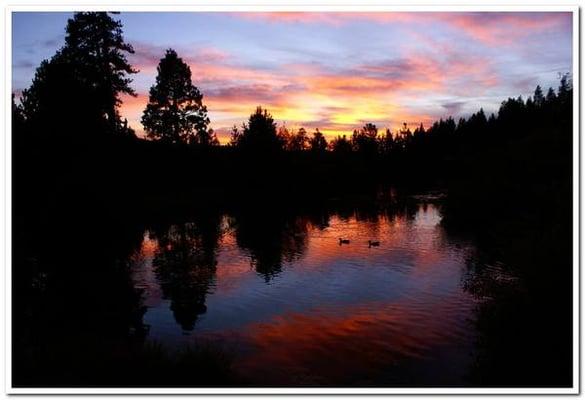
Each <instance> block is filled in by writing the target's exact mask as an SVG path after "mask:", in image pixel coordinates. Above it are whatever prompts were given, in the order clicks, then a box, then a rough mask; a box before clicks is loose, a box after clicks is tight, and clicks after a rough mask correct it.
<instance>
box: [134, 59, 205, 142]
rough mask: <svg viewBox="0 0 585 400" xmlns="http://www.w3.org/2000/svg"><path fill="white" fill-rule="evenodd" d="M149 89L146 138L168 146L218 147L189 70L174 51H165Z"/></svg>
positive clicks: (145, 123)
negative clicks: (182, 144)
mask: <svg viewBox="0 0 585 400" xmlns="http://www.w3.org/2000/svg"><path fill="white" fill-rule="evenodd" d="M157 71H158V75H157V77H156V84H155V85H153V86H152V87H151V88H150V97H149V102H148V104H147V106H146V109H145V110H144V114H143V116H142V124H143V125H144V128H145V130H146V133H147V135H148V137H149V138H151V139H154V140H160V141H164V142H168V143H188V144H199V145H212V144H217V139H216V138H215V135H214V134H213V131H211V130H208V129H207V126H208V125H209V118H208V117H207V107H205V105H203V95H202V94H201V92H200V91H199V89H197V87H195V86H194V85H193V83H192V81H191V69H190V68H189V66H188V65H187V64H186V63H185V62H184V61H183V60H182V59H181V58H180V57H179V56H178V55H177V52H176V51H175V50H173V49H169V50H167V52H166V54H165V56H164V58H162V59H161V60H160V63H159V65H158V68H157Z"/></svg>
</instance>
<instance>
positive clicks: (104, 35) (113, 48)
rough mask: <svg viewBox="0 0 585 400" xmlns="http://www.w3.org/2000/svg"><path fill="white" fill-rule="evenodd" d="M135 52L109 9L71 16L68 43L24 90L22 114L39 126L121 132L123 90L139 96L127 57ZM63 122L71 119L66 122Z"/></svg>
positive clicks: (43, 64) (68, 26)
mask: <svg viewBox="0 0 585 400" xmlns="http://www.w3.org/2000/svg"><path fill="white" fill-rule="evenodd" d="M126 53H130V54H131V53H134V50H133V48H132V46H131V45H129V44H128V43H126V42H125V41H124V38H123V35H122V24H121V23H120V21H117V20H114V19H112V18H111V17H110V15H108V13H105V12H80V13H75V14H74V17H73V18H72V19H69V21H68V23H67V28H66V35H65V46H63V47H62V48H61V49H60V50H59V51H58V52H57V53H56V54H55V55H54V56H53V57H52V58H51V59H50V60H45V61H43V62H42V63H41V65H40V66H39V68H38V69H37V71H36V74H35V77H34V79H33V83H32V85H31V87H30V88H28V89H26V90H24V91H23V94H22V106H23V114H24V115H25V117H26V118H27V120H28V121H29V122H30V123H31V124H32V125H34V126H35V127H36V128H37V129H39V127H42V128H44V129H47V128H53V127H54V126H59V127H60V128H62V129H64V130H68V129H69V130H71V128H72V127H75V128H78V126H76V125H77V124H83V125H84V128H86V129H88V130H93V131H99V132H100V133H103V131H107V132H120V131H121V130H120V129H119V128H120V127H121V126H122V124H121V121H120V117H119V115H118V112H117V108H118V106H119V105H120V94H129V95H135V93H134V91H133V90H132V88H131V87H130V82H131V79H130V78H129V77H128V75H129V74H134V73H136V72H137V71H136V70H134V69H133V68H132V67H131V66H130V64H129V63H128V61H127V59H126ZM64 121H69V123H68V124H64Z"/></svg>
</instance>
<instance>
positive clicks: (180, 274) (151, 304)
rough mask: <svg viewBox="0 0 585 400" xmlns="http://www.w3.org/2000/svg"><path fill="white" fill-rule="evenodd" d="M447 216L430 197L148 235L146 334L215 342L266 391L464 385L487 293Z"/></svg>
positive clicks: (136, 271)
mask: <svg viewBox="0 0 585 400" xmlns="http://www.w3.org/2000/svg"><path fill="white" fill-rule="evenodd" d="M441 218H442V217H441V212H440V206H439V205H438V204H436V203H435V201H434V200H433V199H432V198H428V197H423V198H410V199H409V200H408V201H407V202H396V201H385V202H376V203H375V204H368V205H366V206H347V204H344V205H332V206H330V207H327V208H326V209H324V210H321V211H319V212H313V213H306V214H303V213H297V214H292V215H282V213H279V214H278V215H277V214H275V213H273V212H268V211H264V210H262V208H259V209H258V210H257V211H256V212H253V211H247V212H246V213H243V214H242V213H231V214H229V213H226V214H222V213H217V214H213V215H203V216H199V217H194V218H192V220H189V221H186V222H183V223H179V224H170V225H164V226H158V227H154V228H150V229H147V230H146V231H145V232H144V239H143V241H142V244H141V246H140V249H139V251H137V252H136V254H134V255H133V256H132V258H131V270H132V276H133V280H134V282H135V285H136V286H137V287H139V288H140V289H141V290H142V298H143V303H144V305H145V306H146V307H147V311H146V313H145V314H144V317H143V322H144V323H145V324H146V325H147V326H148V327H149V330H148V336H147V340H149V341H156V342H157V343H162V344H163V345H164V346H165V347H168V348H172V349H180V348H182V347H184V346H186V345H197V344H200V343H212V344H214V345H217V346H220V347H221V348H222V349H224V351H228V352H229V353H230V354H232V355H233V368H234V370H235V371H236V373H237V374H238V375H240V376H241V377H243V379H245V380H246V381H249V382H251V384H253V385H259V386H270V385H330V386H331V385H333V386H334V385H342V386H347V385H429V386H433V385H465V384H466V382H467V381H468V379H469V373H470V370H471V368H472V365H473V363H474V360H475V359H476V357H477V354H476V353H477V352H476V349H475V347H476V343H477V340H478V337H477V335H476V329H475V324H476V320H475V314H476V310H477V307H478V304H479V303H480V302H481V301H483V300H482V298H481V297H480V296H478V295H477V294H472V293H471V292H472V291H470V290H468V286H469V285H468V282H469V280H470V279H469V275H470V263H473V260H474V253H475V249H474V247H473V245H472V244H471V243H469V242H464V241H460V240H455V239H452V238H450V237H449V236H448V235H447V234H446V232H445V231H444V229H443V227H442V225H441ZM339 238H344V239H349V240H350V243H349V244H340V243H339ZM368 240H372V241H379V242H380V244H379V246H373V247H370V246H369V245H368ZM491 267H493V268H496V267H494V266H491ZM498 273H499V272H498Z"/></svg>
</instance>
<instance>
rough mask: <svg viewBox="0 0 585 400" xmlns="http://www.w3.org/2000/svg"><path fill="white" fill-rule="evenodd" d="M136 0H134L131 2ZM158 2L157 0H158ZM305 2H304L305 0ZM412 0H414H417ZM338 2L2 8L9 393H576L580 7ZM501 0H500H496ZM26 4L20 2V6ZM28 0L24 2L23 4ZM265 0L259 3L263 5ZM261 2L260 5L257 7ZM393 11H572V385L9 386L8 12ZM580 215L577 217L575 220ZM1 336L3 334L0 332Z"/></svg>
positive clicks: (8, 379) (79, 2) (8, 369)
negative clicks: (391, 386)
mask: <svg viewBox="0 0 585 400" xmlns="http://www.w3.org/2000/svg"><path fill="white" fill-rule="evenodd" d="M130 1H134V2H135V3H137V1H136V0H130ZM159 1H160V0H159ZM305 1H306V0H305ZM415 1H416V0H415ZM418 1H419V4H417V5H409V6H405V5H387V4H386V5H383V4H373V5H355V4H354V5H347V4H346V5H339V4H331V3H332V1H328V0H325V1H321V3H322V4H321V5H314V4H310V3H306V4H299V3H300V2H299V3H297V4H281V5H275V4H269V3H265V2H263V1H255V2H253V3H252V2H250V1H249V0H243V1H240V4H238V5H236V4H233V5H226V4H224V5H217V4H213V1H212V0H200V1H199V3H200V4H199V5H197V6H193V5H172V6H161V5H156V4H149V5H138V4H131V5H119V4H116V3H112V2H108V3H102V4H100V5H96V4H92V3H89V2H88V1H84V0H77V1H76V2H75V4H67V5H43V6H39V5H38V4H34V2H31V1H28V0H24V1H21V2H20V4H18V5H8V6H5V30H6V31H5V34H6V36H5V38H6V40H5V42H4V43H3V45H4V51H5V60H6V63H5V67H6V70H5V80H4V85H5V86H4V89H5V90H4V99H5V121H6V123H5V133H7V134H5V135H4V140H5V143H4V144H5V146H6V147H5V149H4V151H5V153H4V155H5V157H6V158H5V164H4V165H3V166H2V167H3V168H5V169H4V174H3V176H2V179H3V183H4V190H5V192H4V196H3V199H1V201H3V202H4V203H3V204H2V206H4V208H3V210H4V215H3V218H4V222H5V223H4V224H3V225H4V232H3V234H4V235H5V236H4V238H5V240H4V241H3V243H2V246H3V247H2V248H3V250H4V254H5V268H4V279H5V281H4V283H5V289H6V290H5V298H4V299H3V300H4V316H5V319H4V321H5V329H4V332H2V334H4V335H5V341H4V350H5V355H6V357H4V362H5V365H4V368H5V385H4V387H5V388H6V393H7V394H578V393H580V380H579V377H580V368H579V367H580V351H581V349H580V343H579V330H580V319H579V316H580V308H579V306H580V291H579V289H580V271H579V266H580V203H579V200H580V159H579V151H580V138H579V128H580V125H579V123H580V113H579V112H580V106H579V94H580V93H579V92H580V69H579V61H580V53H579V48H580V47H579V43H580V36H579V33H580V32H579V7H578V6H575V5H572V6H567V5H564V6H550V5H536V6H524V5H522V6H509V5H505V2H504V3H501V5H494V3H497V2H498V1H492V3H491V5H474V6H470V5H450V6H439V5H423V4H420V0H418ZM500 2H501V0H500ZM23 3H24V4H23ZM27 3H28V4H27ZM141 3H142V4H148V3H153V0H144V1H142V2H141ZM262 3H263V4H262ZM259 4H262V5H259ZM81 9H83V10H87V11H108V10H116V11H126V12H132V11H158V12H164V11H167V12H168V11H175V12H187V11H216V12H222V11H223V12H226V11H232V12H233V11H244V12H254V11H256V12H258V11H360V12H368V11H370V12H376V11H395V12H400V11H402V12H404V11H410V12H429V11H435V12H440V11H443V12H448V11H449V12H454V11H488V12H489V11H491V12H493V11H541V12H544V11H564V12H572V13H573V86H574V91H573V96H574V97H573V160H574V162H573V216H574V222H575V223H574V226H573V354H574V357H573V387H572V388H13V387H12V385H11V382H12V380H11V379H12V376H11V333H12V330H11V307H12V305H11V298H12V297H11V282H12V281H11V272H12V268H11V266H12V263H11V248H12V243H11V232H12V230H11V227H12V224H11V222H12V221H11V210H12V208H11V198H12V197H11V196H12V193H11V188H12V186H11V184H12V181H11V173H12V170H11V166H12V161H11V149H12V143H11V135H10V134H8V133H9V132H11V129H10V127H11V121H10V119H11V99H10V96H11V92H12V91H11V90H8V89H11V87H12V53H11V48H12V13H13V12H16V11H76V10H81ZM576 216H579V219H577V218H576ZM0 338H1V336H0Z"/></svg>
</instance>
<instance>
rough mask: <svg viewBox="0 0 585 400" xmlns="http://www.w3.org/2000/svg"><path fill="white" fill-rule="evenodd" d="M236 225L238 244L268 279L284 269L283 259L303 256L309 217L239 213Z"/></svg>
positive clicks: (294, 258) (284, 261)
mask: <svg viewBox="0 0 585 400" xmlns="http://www.w3.org/2000/svg"><path fill="white" fill-rule="evenodd" d="M234 225H235V237H236V242H237V244H238V246H239V247H240V248H241V249H243V250H245V251H247V252H248V253H249V255H250V264H251V265H252V267H253V268H254V269H255V270H256V272H257V273H258V274H260V275H261V276H263V277H264V280H265V281H266V282H269V281H270V280H271V278H273V277H275V276H276V275H278V274H279V273H280V272H281V271H282V266H283V263H291V262H294V261H295V260H297V259H299V258H300V257H301V256H302V255H303V253H304V251H305V249H306V246H307V231H308V228H309V225H308V220H307V219H306V218H302V217H290V216H287V215H283V214H282V213H275V212H268V213H267V212H262V211H258V212H253V213H245V214H239V215H237V217H236V218H235V222H234Z"/></svg>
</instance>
